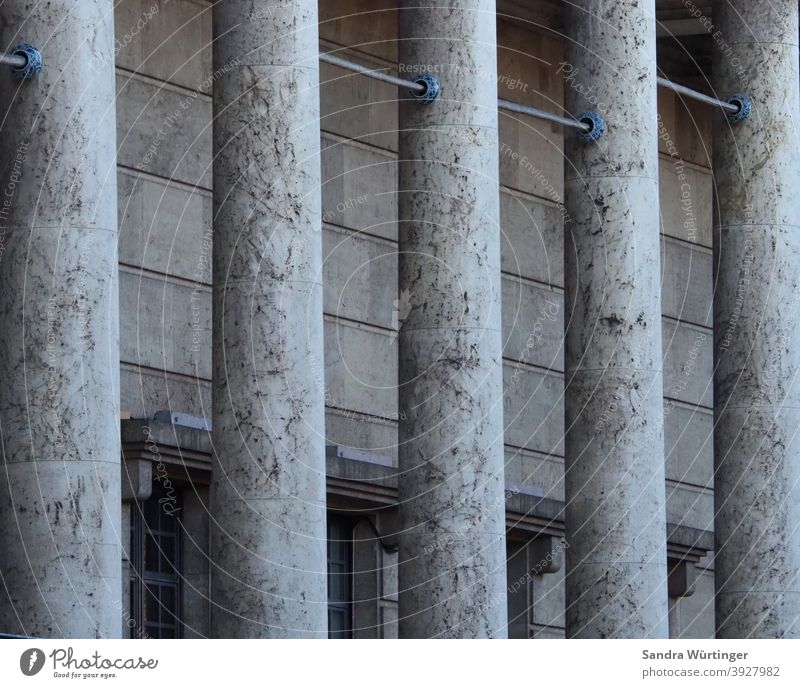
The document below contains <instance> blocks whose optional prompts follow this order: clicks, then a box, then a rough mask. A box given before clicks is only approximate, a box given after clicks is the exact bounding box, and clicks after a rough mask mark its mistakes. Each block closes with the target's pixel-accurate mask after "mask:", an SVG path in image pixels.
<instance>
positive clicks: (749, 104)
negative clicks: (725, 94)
mask: <svg viewBox="0 0 800 688" xmlns="http://www.w3.org/2000/svg"><path fill="white" fill-rule="evenodd" d="M726 102H728V103H730V104H731V105H735V106H736V107H738V108H739V109H738V110H737V111H736V112H726V113H725V117H727V118H728V121H729V122H730V123H731V124H738V123H739V122H744V121H745V120H746V119H747V118H748V117H750V113H751V112H752V111H753V101H752V100H750V98H748V97H747V96H746V95H745V94H744V93H734V94H733V95H732V96H731V97H730V98H727V99H726Z"/></svg>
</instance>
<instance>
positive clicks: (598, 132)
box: [577, 111, 606, 143]
mask: <svg viewBox="0 0 800 688" xmlns="http://www.w3.org/2000/svg"><path fill="white" fill-rule="evenodd" d="M577 120H578V121H579V122H581V123H582V124H586V125H587V126H588V129H585V130H584V131H581V132H579V133H578V139H579V140H581V141H583V142H584V143H592V142H593V141H597V140H598V139H599V138H600V137H601V136H602V135H603V134H605V133H606V121H605V120H604V119H603V118H602V117H601V116H600V115H599V114H598V113H597V112H591V111H589V112H582V113H581V114H580V115H578V117H577Z"/></svg>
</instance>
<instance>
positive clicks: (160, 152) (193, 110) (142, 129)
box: [117, 75, 212, 189]
mask: <svg viewBox="0 0 800 688" xmlns="http://www.w3.org/2000/svg"><path fill="white" fill-rule="evenodd" d="M210 123H211V99H210V98H209V97H208V96H205V95H199V94H197V93H187V92H186V91H183V90H180V89H177V88H175V87H173V86H169V85H163V84H157V83H153V82H152V81H149V80H147V79H143V78H141V77H138V76H132V77H127V76H123V75H117V156H118V157H117V160H118V162H119V164H120V165H124V166H126V167H131V168H134V169H139V170H143V171H145V172H150V173H152V174H155V175H158V176H160V177H166V178H167V179H174V180H177V181H182V182H186V183H187V184H191V185H197V186H201V187H203V188H206V189H210V188H211V155H212V153H211V127H210V126H209V125H210Z"/></svg>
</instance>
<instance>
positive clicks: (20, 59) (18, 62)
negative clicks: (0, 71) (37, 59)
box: [0, 53, 28, 69]
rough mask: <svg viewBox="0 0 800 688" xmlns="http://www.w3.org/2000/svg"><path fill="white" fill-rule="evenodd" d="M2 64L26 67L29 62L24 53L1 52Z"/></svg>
mask: <svg viewBox="0 0 800 688" xmlns="http://www.w3.org/2000/svg"><path fill="white" fill-rule="evenodd" d="M0 64H4V65H10V66H11V67H19V68H20V69H24V68H25V67H26V66H27V64H28V58H27V57H25V56H24V55H15V54H13V53H0Z"/></svg>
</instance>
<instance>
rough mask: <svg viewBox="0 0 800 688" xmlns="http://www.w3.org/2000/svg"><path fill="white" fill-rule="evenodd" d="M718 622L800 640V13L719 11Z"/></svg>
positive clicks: (728, 4)
mask: <svg viewBox="0 0 800 688" xmlns="http://www.w3.org/2000/svg"><path fill="white" fill-rule="evenodd" d="M714 24H715V26H716V28H717V30H718V32H719V35H720V37H721V39H720V40H719V41H717V42H715V49H714V62H713V75H714V89H715V91H716V92H717V95H718V96H719V97H723V98H727V97H730V96H731V95H735V94H737V93H743V94H745V95H746V96H748V97H749V98H750V99H751V101H752V114H751V115H750V117H749V119H747V120H745V121H743V122H741V123H738V124H736V123H730V122H728V121H726V119H725V117H724V116H723V115H722V114H721V113H720V114H718V115H717V116H716V119H715V121H714V179H715V188H716V203H715V208H714V210H715V215H714V229H715V232H714V274H715V278H716V283H715V289H714V351H715V372H714V415H715V423H714V428H715V432H714V459H715V466H714V468H715V480H714V491H715V494H714V499H715V512H716V518H715V522H714V529H715V535H716V557H715V576H716V589H717V595H716V621H717V635H718V636H719V637H723V638H749V637H755V638H779V637H795V638H796V637H798V636H800V434H798V428H800V380H798V373H799V372H800V204H798V198H799V197H800V148H799V147H798V134H797V132H798V126H800V117H798V108H800V94H799V93H798V78H800V75H798V45H797V44H798V35H797V32H798V10H797V2H796V1H792V0H770V1H769V2H767V1H766V0H758V1H755V2H754V1H753V0H747V1H745V0H726V1H725V2H715V3H714Z"/></svg>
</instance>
